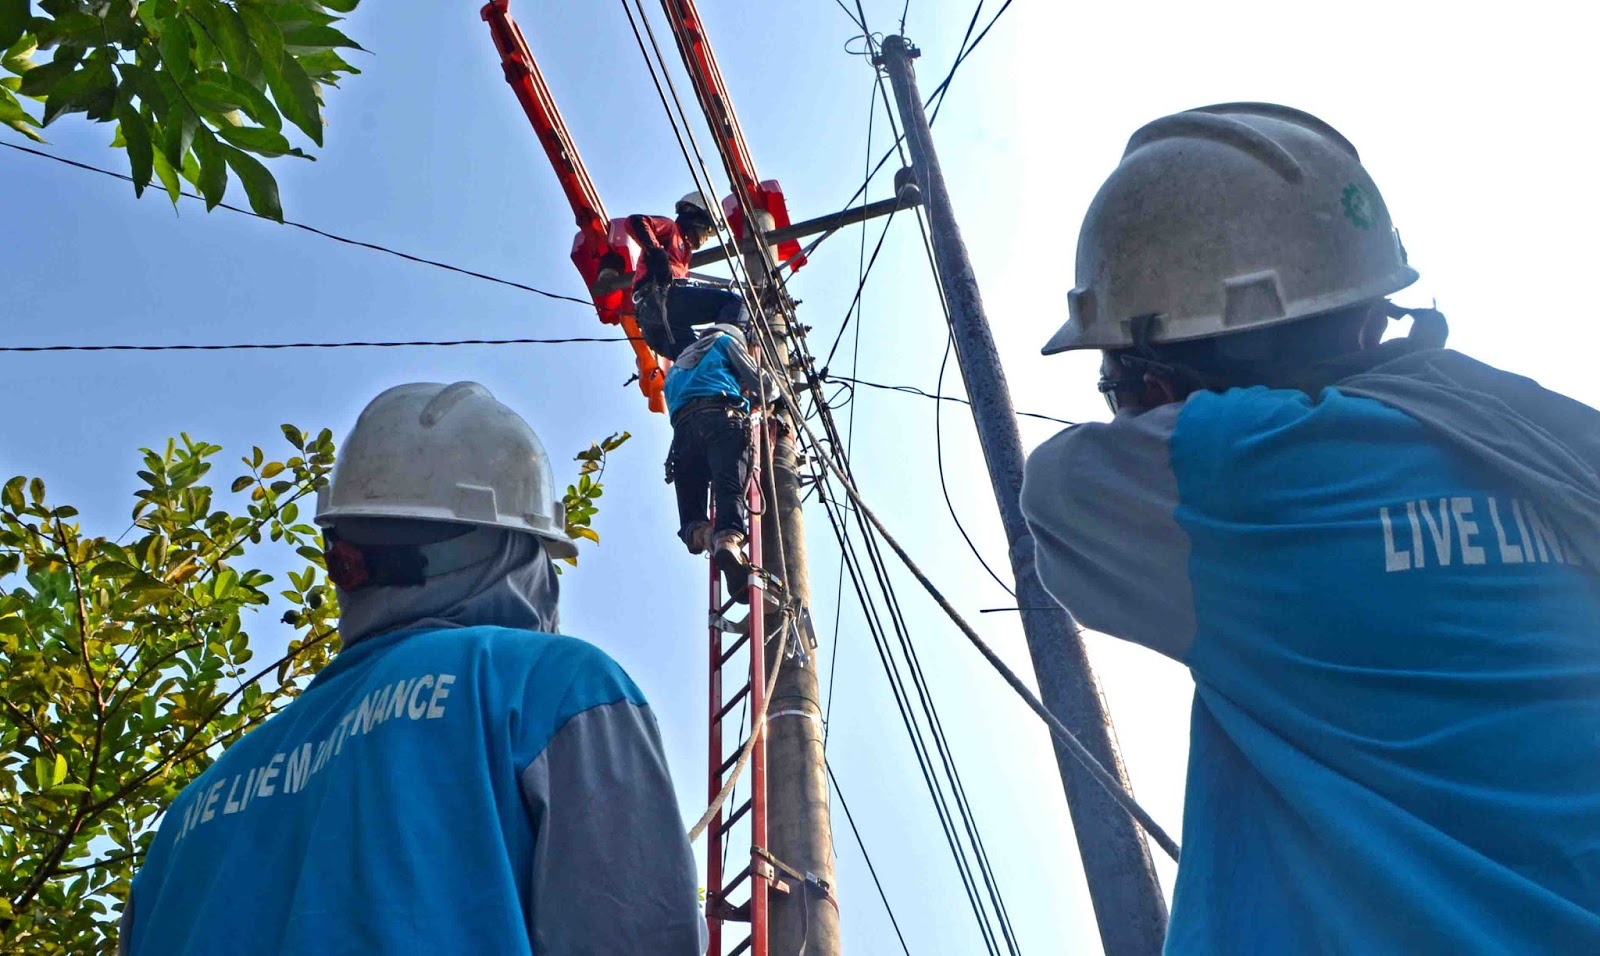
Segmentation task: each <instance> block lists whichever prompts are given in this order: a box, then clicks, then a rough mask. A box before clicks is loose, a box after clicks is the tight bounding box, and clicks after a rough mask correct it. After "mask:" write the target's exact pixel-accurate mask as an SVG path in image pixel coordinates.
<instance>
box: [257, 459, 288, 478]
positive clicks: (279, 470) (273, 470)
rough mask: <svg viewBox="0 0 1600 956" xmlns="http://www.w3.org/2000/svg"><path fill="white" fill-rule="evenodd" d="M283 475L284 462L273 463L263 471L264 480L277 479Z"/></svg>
mask: <svg viewBox="0 0 1600 956" xmlns="http://www.w3.org/2000/svg"><path fill="white" fill-rule="evenodd" d="M281 474H283V462H281V461H275V462H272V463H271V464H269V465H267V467H265V468H263V469H261V477H262V478H275V477H277V476H278V475H281Z"/></svg>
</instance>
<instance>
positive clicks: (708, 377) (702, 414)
mask: <svg viewBox="0 0 1600 956" xmlns="http://www.w3.org/2000/svg"><path fill="white" fill-rule="evenodd" d="M774 384H775V383H773V382H772V379H771V376H770V375H768V374H766V373H763V372H761V371H760V370H759V369H757V368H756V364H755V362H754V361H752V360H751V358H750V351H749V347H748V346H747V345H746V343H745V338H744V330H742V329H740V328H738V327H737V326H733V325H714V326H712V327H711V328H709V329H707V330H706V331H705V334H703V335H701V336H700V338H699V339H697V340H695V342H694V344H693V345H690V346H689V347H688V348H686V349H684V350H683V352H682V353H681V354H680V355H679V356H678V360H677V361H676V362H675V363H673V366H672V368H671V369H669V370H668V371H667V382H666V398H667V412H668V414H669V415H671V416H672V450H671V451H670V452H669V453H668V456H667V480H668V481H671V482H673V484H674V485H675V487H676V490H677V494H678V537H679V538H681V539H682V540H683V543H684V544H685V545H686V546H687V547H688V548H689V553H690V554H703V553H705V551H706V549H707V548H710V549H712V557H713V559H714V560H715V561H716V563H717V567H718V569H720V570H721V571H722V573H723V576H724V578H725V579H726V580H727V582H728V592H729V593H730V594H732V595H733V596H734V597H735V598H737V599H738V600H739V601H740V602H741V603H742V602H744V601H746V600H747V599H748V590H749V581H748V580H747V576H746V574H745V571H746V569H747V567H748V562H747V560H746V558H745V553H744V541H745V517H744V511H745V500H744V494H745V486H746V484H747V483H748V482H749V480H750V464H751V443H750V399H749V398H747V397H746V395H747V394H748V395H762V394H765V395H766V397H767V399H768V400H769V401H771V400H773V399H775V398H776V391H775V389H774V387H773V386H774ZM708 490H709V491H710V493H711V499H712V502H713V504H714V505H715V507H716V526H715V527H713V526H712V524H711V522H710V521H709V520H708V518H707V516H706V496H707V491H708Z"/></svg>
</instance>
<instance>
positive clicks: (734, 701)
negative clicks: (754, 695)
mask: <svg viewBox="0 0 1600 956" xmlns="http://www.w3.org/2000/svg"><path fill="white" fill-rule="evenodd" d="M749 694H750V685H749V684H746V685H744V686H743V687H741V688H739V692H738V693H737V694H734V695H733V696H732V697H731V698H729V699H728V702H727V703H726V704H723V705H722V709H721V710H719V711H717V716H715V717H713V718H711V722H712V723H717V722H719V721H721V720H722V718H724V717H726V716H728V712H729V711H731V710H733V708H734V707H736V706H738V704H739V701H741V700H744V699H745V697H747V696H749Z"/></svg>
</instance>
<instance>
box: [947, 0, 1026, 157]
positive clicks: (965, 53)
mask: <svg viewBox="0 0 1600 956" xmlns="http://www.w3.org/2000/svg"><path fill="white" fill-rule="evenodd" d="M1012 2H1013V0H1006V2H1005V3H1004V4H1003V5H1001V7H1000V9H999V10H998V11H996V12H995V15H994V16H993V17H991V18H990V19H989V23H988V25H986V26H985V27H984V28H983V31H982V32H981V33H979V34H978V38H977V39H976V40H973V41H972V45H971V46H967V45H966V41H965V40H963V41H962V52H961V53H960V54H958V55H957V56H956V61H955V62H954V63H952V64H951V65H950V72H949V73H947V74H945V78H944V81H943V82H941V83H940V84H939V85H938V86H937V87H935V88H934V91H933V92H932V93H931V94H929V96H928V102H929V103H932V105H933V115H932V116H930V117H929V118H928V126H929V127H932V126H933V124H934V122H935V121H936V120H938V118H939V110H940V109H942V108H943V107H944V100H945V95H946V93H948V92H949V89H950V81H951V80H953V79H955V76H956V70H959V69H960V68H961V64H962V63H964V62H966V59H967V57H969V56H971V55H972V51H973V50H976V49H977V48H978V44H980V43H982V42H983V38H984V37H986V36H988V35H989V31H990V30H992V29H993V28H994V25H995V23H996V22H998V21H999V19H1000V18H1001V17H1002V16H1004V15H1005V12H1006V11H1007V10H1009V9H1011V4H1012ZM982 9H983V3H982V0H980V2H979V3H978V9H977V10H974V11H973V13H972V15H973V23H976V22H977V15H978V11H980V10H982ZM967 33H968V35H969V36H970V35H971V33H972V25H971V24H968V26H967ZM935 97H937V98H938V100H939V102H937V103H933V100H934V98H935Z"/></svg>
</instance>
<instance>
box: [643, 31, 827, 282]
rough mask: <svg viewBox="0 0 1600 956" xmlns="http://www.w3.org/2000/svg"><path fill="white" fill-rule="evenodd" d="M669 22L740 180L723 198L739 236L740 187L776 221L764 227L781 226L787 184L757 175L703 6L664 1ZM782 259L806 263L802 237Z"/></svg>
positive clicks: (785, 248)
mask: <svg viewBox="0 0 1600 956" xmlns="http://www.w3.org/2000/svg"><path fill="white" fill-rule="evenodd" d="M661 7H662V9H663V10H665V11H666V14H667V21H668V22H669V23H671V24H672V34H673V36H674V37H675V38H676V39H677V41H678V52H679V53H680V54H682V56H683V62H684V65H685V66H686V67H688V69H689V76H690V79H692V80H693V81H694V89H695V95H696V96H697V97H698V98H699V100H700V105H701V106H702V107H703V108H704V109H705V113H706V121H707V122H708V123H710V124H711V134H712V135H713V136H715V137H716V138H717V141H718V145H719V146H720V147H721V149H722V153H723V155H725V156H727V157H729V158H730V165H732V167H733V170H732V172H733V174H734V178H735V180H736V182H735V184H734V192H733V195H731V196H728V197H726V198H724V199H723V200H722V210H723V213H724V215H726V216H727V218H728V225H729V226H731V227H732V228H733V233H734V235H735V236H736V237H737V238H739V239H744V238H746V236H747V234H748V233H749V230H748V229H747V228H746V226H745V222H744V211H743V209H742V207H741V204H740V202H739V194H740V192H743V193H745V194H746V195H747V196H748V197H749V201H750V202H751V204H752V205H753V208H754V209H755V210H756V211H757V212H758V213H766V214H767V215H768V216H771V217H772V218H771V221H769V222H763V223H761V226H762V230H763V231H770V230H773V229H782V228H784V227H785V226H788V225H789V224H790V223H789V207H788V205H787V204H786V203H785V202H784V199H783V187H782V186H780V185H778V181H777V180H776V179H768V180H762V179H761V178H760V177H759V176H757V175H756V164H755V160H753V159H752V158H751V157H750V147H749V145H748V144H746V143H745V140H744V133H743V131H741V130H740V129H739V118H738V117H737V116H735V115H734V113H733V100H732V99H731V98H729V96H728V88H727V86H725V85H724V84H723V82H722V70H721V69H720V68H719V67H718V66H717V57H716V54H714V53H712V52H711V41H710V40H709V39H708V38H707V37H706V34H705V29H704V27H703V26H702V24H701V22H700V11H699V10H698V9H696V7H695V5H694V0H661ZM776 251H777V254H778V261H779V262H783V263H788V264H789V267H790V269H791V270H798V269H799V268H800V267H801V266H803V265H805V264H806V259H805V257H804V256H802V255H801V254H800V242H799V240H797V239H791V240H789V241H787V242H783V243H780V244H779V245H778V248H777V250H776Z"/></svg>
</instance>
